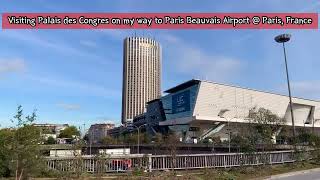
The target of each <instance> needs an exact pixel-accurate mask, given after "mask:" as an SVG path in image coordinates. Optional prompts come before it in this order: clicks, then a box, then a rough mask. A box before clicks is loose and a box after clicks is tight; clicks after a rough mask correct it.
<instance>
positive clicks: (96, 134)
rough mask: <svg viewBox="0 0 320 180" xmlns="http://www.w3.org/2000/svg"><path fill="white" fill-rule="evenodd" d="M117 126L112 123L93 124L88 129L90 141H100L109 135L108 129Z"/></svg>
mask: <svg viewBox="0 0 320 180" xmlns="http://www.w3.org/2000/svg"><path fill="white" fill-rule="evenodd" d="M114 127H115V125H114V124H112V123H102V124H92V125H91V126H90V128H89V130H88V139H89V142H90V143H98V142H100V141H101V140H102V139H103V138H104V137H106V136H107V135H108V131H109V130H110V129H113V128H114Z"/></svg>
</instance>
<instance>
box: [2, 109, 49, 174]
mask: <svg viewBox="0 0 320 180" xmlns="http://www.w3.org/2000/svg"><path fill="white" fill-rule="evenodd" d="M36 117H37V116H36V113H35V111H34V112H33V113H32V115H28V116H26V117H23V110H22V106H19V107H18V109H17V114H16V115H15V116H14V119H13V120H11V122H13V123H16V126H15V127H14V128H11V129H9V130H7V131H5V132H2V138H4V139H5V141H4V144H3V145H4V150H5V151H6V153H8V156H9V158H10V162H9V163H8V166H7V168H6V171H8V170H9V171H10V174H11V175H14V176H15V177H16V179H19V180H20V179H26V178H27V177H30V176H33V175H38V174H40V173H41V172H42V170H43V167H44V164H42V162H43V161H42V158H41V154H40V149H39V144H40V142H41V137H40V131H39V129H38V128H37V127H35V126H33V125H32V123H33V122H34V121H35V120H36ZM4 160H5V159H4Z"/></svg>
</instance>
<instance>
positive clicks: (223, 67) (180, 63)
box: [160, 34, 245, 81]
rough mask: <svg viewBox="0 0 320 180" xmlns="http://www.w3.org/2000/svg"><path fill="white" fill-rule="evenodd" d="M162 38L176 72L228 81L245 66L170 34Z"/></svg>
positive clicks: (242, 63)
mask: <svg viewBox="0 0 320 180" xmlns="http://www.w3.org/2000/svg"><path fill="white" fill-rule="evenodd" d="M160 37H161V39H162V40H163V41H164V43H165V44H167V46H166V53H168V54H170V59H172V61H170V63H171V66H173V67H174V68H173V69H174V71H175V72H178V73H182V74H186V75H190V76H192V78H199V79H207V80H214V81H226V80H229V79H230V78H232V77H235V74H237V73H239V71H241V69H242V68H243V67H244V65H245V64H244V62H243V61H241V60H239V59H237V58H234V57H231V56H229V55H221V54H215V53H211V52H206V51H204V50H202V49H200V48H199V47H197V46H194V45H192V44H191V43H190V42H184V41H183V40H181V39H179V38H178V37H175V36H172V35H170V34H165V35H162V36H160ZM168 47H170V48H168ZM168 51H169V52H168Z"/></svg>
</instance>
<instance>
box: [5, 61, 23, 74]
mask: <svg viewBox="0 0 320 180" xmlns="http://www.w3.org/2000/svg"><path fill="white" fill-rule="evenodd" d="M26 68H27V67H26V63H25V61H24V60H23V59H0V76H1V75H4V74H8V73H20V72H24V71H25V70H26Z"/></svg>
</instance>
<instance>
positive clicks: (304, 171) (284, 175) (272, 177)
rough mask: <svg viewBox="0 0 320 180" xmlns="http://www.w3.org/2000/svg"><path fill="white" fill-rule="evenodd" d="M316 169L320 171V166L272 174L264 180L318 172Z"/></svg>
mask: <svg viewBox="0 0 320 180" xmlns="http://www.w3.org/2000/svg"><path fill="white" fill-rule="evenodd" d="M316 171H320V168H314V169H308V170H302V171H295V172H289V173H284V174H279V175H272V176H269V177H267V178H264V180H272V179H278V178H284V177H290V176H295V175H301V174H306V173H310V172H316Z"/></svg>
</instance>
